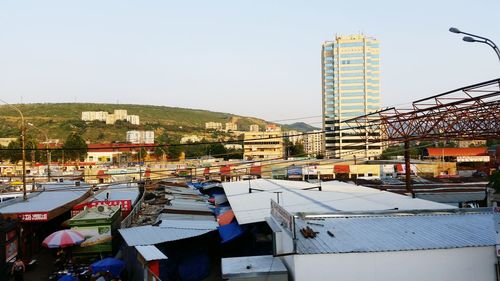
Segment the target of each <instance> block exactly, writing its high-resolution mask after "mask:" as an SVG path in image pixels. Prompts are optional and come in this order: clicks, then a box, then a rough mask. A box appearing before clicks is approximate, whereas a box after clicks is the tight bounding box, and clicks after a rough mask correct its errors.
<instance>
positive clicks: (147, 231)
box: [118, 220, 218, 246]
mask: <svg viewBox="0 0 500 281" xmlns="http://www.w3.org/2000/svg"><path fill="white" fill-rule="evenodd" d="M217 226H218V224H217V222H215V221H214V222H210V221H199V220H168V221H165V222H163V221H162V223H161V224H160V226H151V225H145V226H137V227H131V228H122V229H119V230H118V231H119V232H120V234H121V235H122V237H123V239H124V240H125V242H126V243H127V245H129V246H137V245H154V244H158V243H164V242H170V241H176V240H181V239H185V238H190V237H195V236H200V235H203V234H205V233H208V232H210V231H213V230H216V229H217Z"/></svg>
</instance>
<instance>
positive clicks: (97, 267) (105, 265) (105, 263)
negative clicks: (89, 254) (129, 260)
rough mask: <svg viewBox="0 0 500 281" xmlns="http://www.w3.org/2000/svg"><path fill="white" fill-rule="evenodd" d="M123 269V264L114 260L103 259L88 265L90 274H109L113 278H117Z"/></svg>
mask: <svg viewBox="0 0 500 281" xmlns="http://www.w3.org/2000/svg"><path fill="white" fill-rule="evenodd" d="M124 268H125V263H124V262H123V261H122V260H119V259H114V258H105V259H103V260H100V261H97V262H95V263H93V264H91V265H90V269H91V270H92V272H109V273H111V275H113V276H114V277H117V276H119V275H120V273H121V272H122V270H123V269H124Z"/></svg>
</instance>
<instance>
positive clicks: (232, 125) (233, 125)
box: [226, 122, 238, 132]
mask: <svg viewBox="0 0 500 281" xmlns="http://www.w3.org/2000/svg"><path fill="white" fill-rule="evenodd" d="M229 131H233V132H234V131H238V125H237V124H236V123H232V122H229V123H226V132H229Z"/></svg>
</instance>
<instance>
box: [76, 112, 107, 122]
mask: <svg viewBox="0 0 500 281" xmlns="http://www.w3.org/2000/svg"><path fill="white" fill-rule="evenodd" d="M108 114H109V113H108V112H107V111H82V121H102V122H106V119H107V118H108Z"/></svg>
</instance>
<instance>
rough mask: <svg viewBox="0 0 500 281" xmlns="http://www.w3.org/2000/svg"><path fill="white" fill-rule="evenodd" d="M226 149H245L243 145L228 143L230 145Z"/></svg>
mask: <svg viewBox="0 0 500 281" xmlns="http://www.w3.org/2000/svg"><path fill="white" fill-rule="evenodd" d="M224 147H225V148H226V149H235V150H237V149H243V145H241V144H237V143H228V144H225V145H224Z"/></svg>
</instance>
